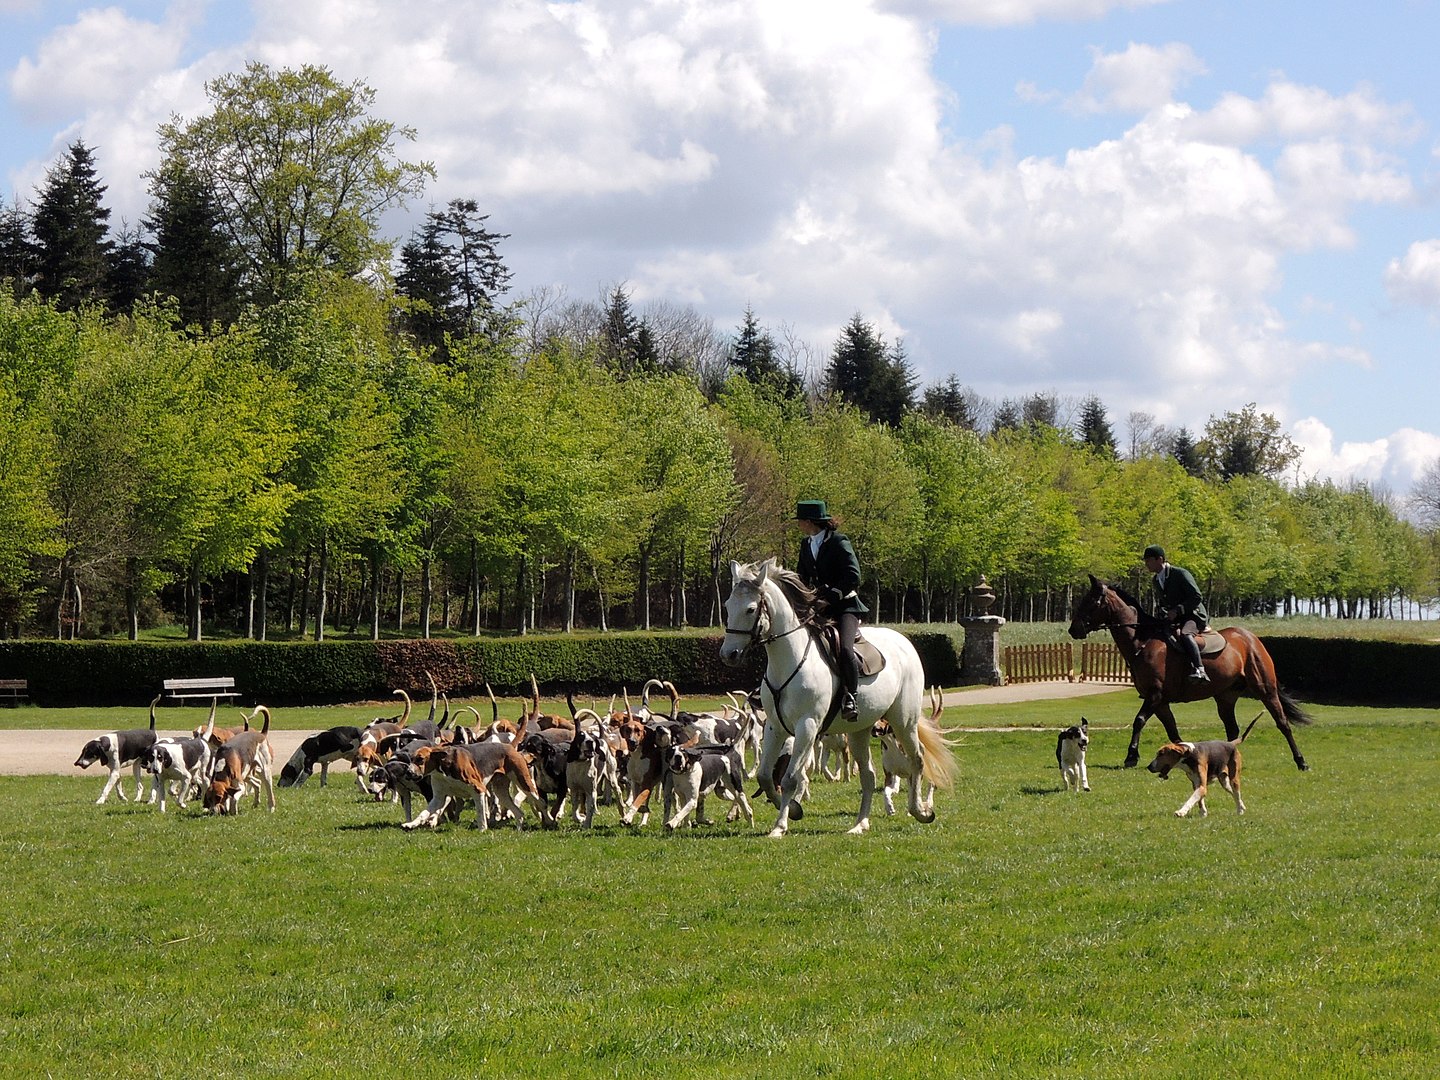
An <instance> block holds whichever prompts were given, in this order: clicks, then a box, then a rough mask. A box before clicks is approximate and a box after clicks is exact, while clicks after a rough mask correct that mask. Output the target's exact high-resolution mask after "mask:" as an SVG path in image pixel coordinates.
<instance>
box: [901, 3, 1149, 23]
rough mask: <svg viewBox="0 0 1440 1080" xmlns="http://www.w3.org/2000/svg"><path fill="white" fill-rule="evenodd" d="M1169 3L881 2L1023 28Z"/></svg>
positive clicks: (948, 18)
mask: <svg viewBox="0 0 1440 1080" xmlns="http://www.w3.org/2000/svg"><path fill="white" fill-rule="evenodd" d="M1168 2H1169V0H880V3H881V5H882V6H883V7H885V8H888V9H889V10H892V11H899V12H903V13H905V14H907V15H914V16H918V17H920V18H929V19H940V20H943V21H945V22H953V23H959V24H961V25H965V26H1024V25H1028V24H1030V23H1035V22H1041V21H1043V20H1048V19H1063V20H1079V19H1099V18H1101V17H1103V16H1105V15H1108V14H1109V13H1110V12H1112V11H1117V10H1123V11H1133V10H1135V9H1137V8H1145V7H1154V6H1155V5H1157V4H1164V3H1168Z"/></svg>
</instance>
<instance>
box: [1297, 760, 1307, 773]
mask: <svg viewBox="0 0 1440 1080" xmlns="http://www.w3.org/2000/svg"><path fill="white" fill-rule="evenodd" d="M1295 767H1296V768H1297V769H1299V770H1300V771H1301V772H1309V771H1310V764H1309V762H1307V761H1306V760H1305V759H1304V758H1303V757H1302V758H1296V759H1295Z"/></svg>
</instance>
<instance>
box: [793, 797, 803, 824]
mask: <svg viewBox="0 0 1440 1080" xmlns="http://www.w3.org/2000/svg"><path fill="white" fill-rule="evenodd" d="M804 816H805V807H803V806H801V805H800V804H799V803H798V802H791V803H790V817H791V819H792V820H794V821H799V820H800V819H801V818H803V817H804Z"/></svg>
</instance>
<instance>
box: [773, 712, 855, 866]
mask: <svg viewBox="0 0 1440 1080" xmlns="http://www.w3.org/2000/svg"><path fill="white" fill-rule="evenodd" d="M819 727H820V721H819V719H818V718H816V717H813V716H807V717H805V719H803V720H801V721H800V722H799V723H798V724H796V725H795V742H794V745H793V746H792V748H791V751H790V766H789V768H787V769H786V770H785V776H784V778H783V779H782V780H781V781H780V791H779V796H780V797H779V799H778V805H779V807H780V816H779V817H778V818H776V819H775V827H774V828H773V829H771V830H770V837H771V838H772V839H778V838H779V837H782V836H784V835H785V834H786V833H787V832H788V831H789V830H790V815H791V812H792V809H798V807H799V804H798V803H796V802H795V796H796V795H797V794H798V793H799V791H800V785H801V783H802V782H803V781H804V778H805V768H806V766H807V765H808V764H809V762H810V755H811V753H812V751H813V750H814V748H815V734H816V732H817V730H818V729H819ZM871 779H872V783H873V779H874V778H873V775H872V778H871ZM795 816H796V817H797V818H798V817H799V816H800V815H799V814H798V813H797V814H795Z"/></svg>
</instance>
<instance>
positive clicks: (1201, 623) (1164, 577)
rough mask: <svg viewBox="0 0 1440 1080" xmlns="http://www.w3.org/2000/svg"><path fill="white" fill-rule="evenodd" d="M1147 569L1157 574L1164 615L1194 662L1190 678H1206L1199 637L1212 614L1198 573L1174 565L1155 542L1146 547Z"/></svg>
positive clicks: (1201, 679)
mask: <svg viewBox="0 0 1440 1080" xmlns="http://www.w3.org/2000/svg"><path fill="white" fill-rule="evenodd" d="M1144 558H1145V569H1147V570H1149V571H1150V573H1152V574H1154V575H1155V579H1154V583H1155V592H1156V595H1158V596H1159V597H1160V606H1161V608H1162V610H1163V614H1164V617H1165V618H1166V619H1168V620H1169V622H1170V625H1171V626H1172V627H1173V628H1174V632H1175V642H1176V644H1177V645H1179V646H1180V648H1181V649H1182V650H1184V653H1185V656H1186V658H1187V659H1188V660H1189V661H1190V678H1192V679H1194V680H1196V681H1197V682H1199V681H1204V680H1205V679H1207V678H1208V676H1207V675H1206V674H1205V665H1204V664H1202V663H1201V662H1200V644H1199V640H1198V638H1199V636H1200V635H1201V634H1203V633H1204V632H1205V624H1206V623H1208V622H1209V621H1210V613H1209V612H1207V611H1206V610H1205V598H1204V597H1202V596H1201V595H1200V586H1198V585H1196V584H1195V576H1194V575H1193V574H1191V573H1190V571H1189V570H1186V569H1185V568H1184V567H1182V566H1171V565H1170V563H1168V562H1167V561H1166V560H1165V549H1164V548H1163V547H1161V546H1160V545H1159V544H1151V545H1150V546H1149V547H1147V548H1146V549H1145V555H1144Z"/></svg>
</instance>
